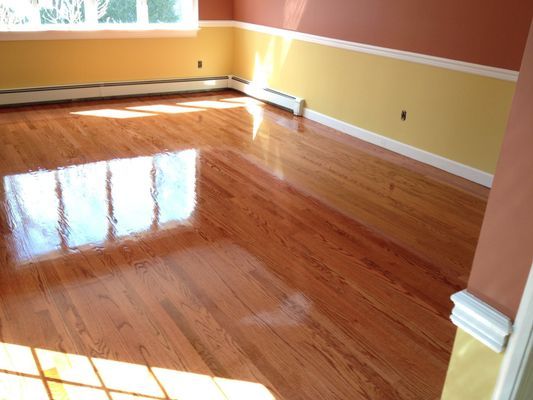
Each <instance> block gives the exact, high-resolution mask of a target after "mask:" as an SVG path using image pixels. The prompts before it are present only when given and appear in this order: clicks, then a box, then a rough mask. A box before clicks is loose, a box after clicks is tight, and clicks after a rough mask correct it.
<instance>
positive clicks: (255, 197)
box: [0, 91, 487, 400]
mask: <svg viewBox="0 0 533 400" xmlns="http://www.w3.org/2000/svg"><path fill="white" fill-rule="evenodd" d="M205 101H209V102H208V103H206V102H205ZM154 105H157V106H161V105H164V106H166V107H159V110H160V111H154V109H155V108H154V107H151V108H150V110H151V111H148V110H149V108H147V106H154ZM169 106H170V107H169ZM172 107H179V109H178V108H175V109H174V111H175V113H169V111H171V110H172ZM143 108H145V110H144V111H143ZM103 109H105V110H110V109H111V110H120V111H133V110H135V111H136V112H140V113H145V114H146V115H144V114H141V115H140V116H139V115H137V116H136V117H135V118H123V119H121V118H113V117H98V116H93V115H88V114H87V113H92V112H94V111H98V110H103ZM178 111H179V112H178ZM184 111H190V112H184ZM79 112H83V114H76V113H79ZM111 114H112V113H111ZM0 179H1V181H0V200H1V202H0V234H1V240H0V341H1V342H3V343H12V344H18V345H22V346H28V347H31V348H42V349H49V350H53V351H59V352H63V353H72V354H79V355H84V356H88V357H93V358H99V359H108V360H117V361H122V362H126V363H131V364H138V365H145V366H148V367H150V368H152V369H153V368H166V369H169V370H173V371H186V372H193V373H197V374H201V375H206V376H212V377H220V378H228V379H233V380H238V381H246V382H255V383H259V384H261V385H264V387H266V388H267V389H268V390H269V391H270V393H271V394H272V395H273V396H274V397H275V398H276V399H277V400H282V399H291V400H292V399H437V398H439V396H440V391H441V388H442V385H443V382H444V377H445V373H446V369H447V364H448V359H449V356H450V350H451V346H452V341H453V336H454V328H453V326H452V324H451V323H450V322H449V320H448V315H449V313H450V309H451V304H450V301H449V296H450V294H452V293H453V292H454V291H457V290H459V289H461V288H464V287H465V285H466V279H467V277H468V275H469V271H470V265H471V262H472V257H473V253H474V249H475V245H476V242H477V238H478V235H479V230H480V226H481V221H482V218H483V212H484V208H485V205H486V198H487V190H486V189H484V188H482V187H480V186H477V185H475V184H472V183H470V182H466V181H464V180H461V179H459V178H456V177H452V176H450V175H448V174H446V173H444V172H442V171H439V170H436V169H433V168H431V167H428V166H424V165H421V164H419V163H417V162H415V161H412V160H408V159H406V158H404V157H401V156H398V155H395V154H393V153H390V152H387V151H385V150H382V149H379V148H376V147H374V146H372V145H369V144H366V143H363V142H361V141H358V140H356V139H353V138H349V137H347V136H344V135H342V134H339V133H337V132H335V131H332V130H330V129H328V128H325V127H323V126H321V125H319V124H317V123H314V122H310V121H307V120H303V119H300V118H297V117H293V116H292V115H290V114H289V113H287V112H285V111H282V110H279V109H276V108H274V107H272V106H269V105H264V104H262V103H258V102H255V101H252V100H251V99H246V98H241V97H240V95H239V94H237V93H236V92H231V91H227V92H219V93H216V94H202V95H182V96H162V97H150V98H135V99H127V100H113V101H106V102H103V101H102V102H82V103H72V104H64V105H46V106H34V107H24V108H13V109H3V110H0ZM111 389H112V388H111ZM104 390H105V393H106V395H107V396H110V393H111V392H110V390H109V388H104ZM162 390H163V392H164V393H165V396H166V398H170V397H169V396H170V395H169V394H168V393H169V391H168V390H167V389H166V388H163V389H162ZM52 392H53V391H50V390H48V394H49V395H50V393H52ZM121 393H122V392H121ZM137 395H138V396H140V394H137ZM226 397H227V398H229V399H230V400H231V398H230V397H229V395H228V394H226ZM150 398H152V397H150Z"/></svg>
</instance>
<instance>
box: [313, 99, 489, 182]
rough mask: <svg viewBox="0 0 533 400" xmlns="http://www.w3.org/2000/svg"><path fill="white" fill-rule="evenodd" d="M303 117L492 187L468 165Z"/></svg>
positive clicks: (342, 124)
mask: <svg viewBox="0 0 533 400" xmlns="http://www.w3.org/2000/svg"><path fill="white" fill-rule="evenodd" d="M303 115H304V117H306V118H309V119H311V120H313V121H316V122H319V123H321V124H323V125H326V126H328V127H330V128H333V129H336V130H338V131H341V132H343V133H346V134H348V135H350V136H353V137H356V138H358V139H361V140H364V141H365V142H369V143H372V144H375V145H377V146H380V147H383V148H385V149H387V150H390V151H393V152H395V153H398V154H401V155H403V156H406V157H409V158H412V159H414V160H417V161H420V162H422V163H424V164H429V165H431V166H433V167H436V168H439V169H442V170H444V171H446V172H449V173H451V174H453V175H457V176H460V177H462V178H465V179H468V180H469V181H472V182H476V183H478V184H480V185H483V186H486V187H491V186H492V180H493V178H494V176H493V175H492V174H489V173H487V172H484V171H480V170H479V169H476V168H473V167H469V166H468V165H464V164H461V163H459V162H457V161H453V160H450V159H448V158H445V157H442V156H439V155H437V154H433V153H430V152H429V151H425V150H422V149H419V148H417V147H414V146H411V145H408V144H405V143H402V142H399V141H397V140H394V139H390V138H388V137H385V136H382V135H379V134H377V133H374V132H371V131H368V130H366V129H363V128H359V127H358V126H355V125H351V124H349V123H347V122H344V121H341V120H338V119H335V118H333V117H330V116H327V115H325V114H322V113H319V112H317V111H314V110H311V109H309V108H306V109H305V110H304V113H303Z"/></svg>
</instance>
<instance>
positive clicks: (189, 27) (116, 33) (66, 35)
mask: <svg viewBox="0 0 533 400" xmlns="http://www.w3.org/2000/svg"><path fill="white" fill-rule="evenodd" d="M30 1H32V3H33V7H34V8H35V9H36V11H35V13H34V15H35V14H37V15H38V13H39V11H38V8H39V5H38V2H37V1H36V0H30ZM182 1H189V2H190V4H188V5H186V6H185V7H184V9H185V10H186V12H185V14H184V15H185V18H184V20H183V21H181V22H178V23H160V24H149V22H148V20H146V21H145V22H144V23H138V22H137V23H116V24H104V23H100V24H99V23H97V22H96V23H94V24H92V25H91V24H88V23H83V24H65V25H59V24H58V25H57V26H56V25H54V24H39V25H37V24H35V25H32V26H31V27H28V25H26V26H24V27H20V28H19V27H17V26H12V27H9V30H0V41H16V40H70V39H126V38H150V37H192V36H196V34H197V33H198V31H199V30H200V25H199V24H200V21H199V14H198V0H182ZM96 4H97V3H96V0H85V7H90V9H89V11H88V12H87V11H86V13H87V14H91V13H93V15H96ZM140 5H141V6H142V8H144V10H143V11H144V12H139V6H140ZM93 7H94V9H92V8H93ZM147 7H148V1H147V0H137V10H138V11H137V15H138V16H141V15H142V16H145V18H146V19H147V18H148V8H147Z"/></svg>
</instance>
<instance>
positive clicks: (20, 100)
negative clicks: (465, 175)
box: [0, 76, 229, 105]
mask: <svg viewBox="0 0 533 400" xmlns="http://www.w3.org/2000/svg"><path fill="white" fill-rule="evenodd" d="M228 87H229V76H214V77H201V78H188V79H166V80H152V81H130V82H104V83H93V84H86V85H63V86H48V87H35V88H23V89H7V90H0V105H16V104H31V103H47V102H57V101H68V100H82V99H102V98H110V97H127V96H137V95H138V96H142V95H156V94H171V93H184V92H203V91H211V90H219V89H227V88H228Z"/></svg>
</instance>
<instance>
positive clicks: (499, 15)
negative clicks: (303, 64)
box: [234, 0, 533, 70]
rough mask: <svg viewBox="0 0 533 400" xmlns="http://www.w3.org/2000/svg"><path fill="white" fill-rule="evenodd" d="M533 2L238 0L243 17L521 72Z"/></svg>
mask: <svg viewBox="0 0 533 400" xmlns="http://www.w3.org/2000/svg"><path fill="white" fill-rule="evenodd" d="M532 16H533V1H532V0H509V1H503V0H441V1H434V0H327V1H325V0H268V1H265V0H235V1H234V17H235V19H236V20H238V21H244V22H250V23H255V24H260V25H268V26H272V27H277V28H285V29H291V30H296V31H300V32H305V33H311V34H315V35H320V36H326V37H331V38H337V39H343V40H348V41H353V42H359V43H365V44H371V45H375V46H381V47H387V48H392V49H399V50H406V51H411V52H416V53H421V54H428V55H433V56H439V57H445V58H450V59H455V60H461V61H468V62H472V63H477V64H483V65H489V66H494V67H501V68H507V69H512V70H518V69H519V67H520V63H521V59H522V54H523V52H524V47H525V43H526V39H527V34H528V29H529V23H530V21H531V17H532Z"/></svg>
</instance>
